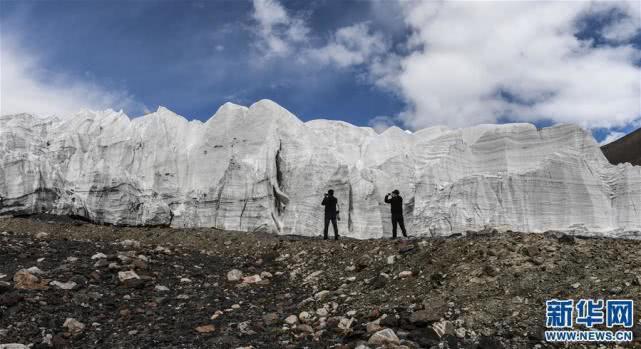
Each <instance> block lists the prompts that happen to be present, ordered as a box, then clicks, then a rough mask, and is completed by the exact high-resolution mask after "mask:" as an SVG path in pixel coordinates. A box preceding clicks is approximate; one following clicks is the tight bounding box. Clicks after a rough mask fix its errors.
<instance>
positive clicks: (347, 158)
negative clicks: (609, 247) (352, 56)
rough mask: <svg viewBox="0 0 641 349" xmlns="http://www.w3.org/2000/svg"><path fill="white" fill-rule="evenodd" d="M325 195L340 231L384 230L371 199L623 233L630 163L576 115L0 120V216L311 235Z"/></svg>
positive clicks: (281, 113)
mask: <svg viewBox="0 0 641 349" xmlns="http://www.w3.org/2000/svg"><path fill="white" fill-rule="evenodd" d="M328 189H334V191H335V195H336V197H337V198H338V201H339V205H340V210H341V218H342V220H341V221H339V233H340V234H341V236H347V237H353V238H359V239H365V238H380V237H389V236H391V223H390V209H389V206H388V205H386V204H385V203H384V202H383V197H384V195H385V194H386V193H388V192H391V191H392V190H393V189H398V190H400V192H401V195H402V196H403V198H404V203H405V207H404V211H405V223H406V226H407V228H408V232H409V233H410V234H411V235H415V236H446V235H451V234H455V233H463V232H466V231H468V230H481V229H486V228H488V227H494V228H497V229H503V230H513V231H523V232H544V231H547V230H558V231H566V232H571V233H580V234H587V235H606V236H617V237H626V236H637V235H639V231H640V230H641V166H633V165H630V164H627V163H626V164H619V165H616V166H614V165H611V164H610V163H609V162H608V161H607V160H606V158H605V157H604V156H603V154H602V152H601V150H600V149H599V146H598V144H597V143H596V142H595V140H594V139H593V138H592V136H591V135H590V134H589V133H588V132H586V131H585V130H583V129H582V128H581V127H579V126H576V125H556V126H552V127H547V128H542V129H537V128H536V127H535V126H534V125H532V124H526V123H519V124H504V125H479V126H475V127H470V128H463V129H450V128H447V127H442V126H437V127H430V128H426V129H422V130H419V131H417V132H414V133H408V132H405V131H403V130H401V129H399V128H397V127H391V128H389V129H387V130H386V131H384V132H382V133H380V134H378V133H376V132H375V131H374V130H373V129H372V128H369V127H357V126H354V125H351V124H348V123H345V122H341V121H331V120H312V121H308V122H302V121H301V120H299V119H298V118H297V117H296V116H295V115H293V114H292V113H290V112H289V111H287V110H286V109H284V108H282V107H281V106H279V105H278V104H276V103H274V102H272V101H269V100H261V101H258V102H256V103H254V104H253V105H251V106H250V107H244V106H239V105H235V104H232V103H226V104H224V105H223V106H221V107H220V108H219V109H218V111H217V112H216V113H215V114H214V115H213V116H212V117H211V118H210V119H209V120H208V121H207V122H204V123H203V122H200V121H188V120H187V119H185V118H184V117H182V116H179V115H177V114H176V113H174V112H172V111H170V110H168V109H166V108H163V107H160V108H158V110H157V111H156V112H153V113H150V114H147V115H144V116H142V117H138V118H133V119H131V118H129V117H128V116H127V115H125V114H124V113H123V112H116V111H113V110H106V111H82V112H79V113H77V114H74V115H69V116H63V117H56V116H51V117H45V118H42V117H37V116H33V115H29V114H18V115H4V116H1V117H0V214H3V215H6V214H32V213H41V212H46V213H50V214H60V215H74V216H78V217H84V218H86V219H88V220H91V221H93V222H96V223H109V224H117V225H169V226H172V227H215V228H220V229H226V230H234V231H267V232H273V233H278V234H296V235H304V236H319V235H321V234H322V224H323V219H322V218H323V217H322V216H323V207H322V206H321V205H320V203H321V200H322V198H323V193H325V192H326V191H327V190H328Z"/></svg>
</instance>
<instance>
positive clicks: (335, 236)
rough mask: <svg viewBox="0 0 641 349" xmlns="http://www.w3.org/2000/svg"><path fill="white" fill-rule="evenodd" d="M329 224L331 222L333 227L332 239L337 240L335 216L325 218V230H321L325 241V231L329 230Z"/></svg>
mask: <svg viewBox="0 0 641 349" xmlns="http://www.w3.org/2000/svg"><path fill="white" fill-rule="evenodd" d="M329 222H332V226H333V227H334V238H335V239H337V240H338V226H337V225H336V216H325V229H324V230H323V234H324V236H325V240H327V230H328V228H329Z"/></svg>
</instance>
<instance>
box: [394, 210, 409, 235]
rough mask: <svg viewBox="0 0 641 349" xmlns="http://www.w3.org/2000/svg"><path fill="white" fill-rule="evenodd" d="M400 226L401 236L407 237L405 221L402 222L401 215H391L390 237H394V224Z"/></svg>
mask: <svg viewBox="0 0 641 349" xmlns="http://www.w3.org/2000/svg"><path fill="white" fill-rule="evenodd" d="M397 224H398V225H400V226H401V232H403V236H405V237H407V231H405V223H404V222H403V215H392V238H396V225H397Z"/></svg>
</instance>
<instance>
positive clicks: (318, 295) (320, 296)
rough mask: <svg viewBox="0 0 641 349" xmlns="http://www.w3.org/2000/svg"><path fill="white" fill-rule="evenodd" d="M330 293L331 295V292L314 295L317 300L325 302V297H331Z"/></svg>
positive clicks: (324, 291) (325, 291)
mask: <svg viewBox="0 0 641 349" xmlns="http://www.w3.org/2000/svg"><path fill="white" fill-rule="evenodd" d="M329 293H330V292H329V291H328V290H323V291H320V292H317V293H316V294H315V295H314V298H316V299H317V300H319V301H321V300H323V299H324V298H325V297H327V296H328V295H329Z"/></svg>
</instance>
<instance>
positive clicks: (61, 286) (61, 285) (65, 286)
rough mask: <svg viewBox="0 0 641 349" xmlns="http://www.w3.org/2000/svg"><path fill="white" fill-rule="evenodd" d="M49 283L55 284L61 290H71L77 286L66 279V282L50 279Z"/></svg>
mask: <svg viewBox="0 0 641 349" xmlns="http://www.w3.org/2000/svg"><path fill="white" fill-rule="evenodd" d="M49 285H52V286H56V287H57V288H59V289H61V290H72V289H73V288H74V287H76V286H78V284H76V283H75V282H73V281H68V282H64V283H63V282H59V281H52V282H50V283H49Z"/></svg>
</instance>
